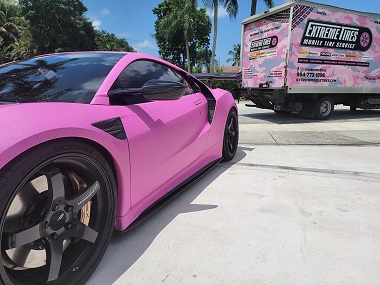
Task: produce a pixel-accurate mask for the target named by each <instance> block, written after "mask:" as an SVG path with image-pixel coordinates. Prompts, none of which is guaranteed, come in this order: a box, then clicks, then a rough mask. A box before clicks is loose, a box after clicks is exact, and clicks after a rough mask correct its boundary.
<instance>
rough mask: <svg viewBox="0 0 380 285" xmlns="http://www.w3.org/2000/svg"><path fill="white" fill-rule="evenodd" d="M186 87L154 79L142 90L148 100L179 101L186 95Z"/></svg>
mask: <svg viewBox="0 0 380 285" xmlns="http://www.w3.org/2000/svg"><path fill="white" fill-rule="evenodd" d="M186 89H187V88H186V85H184V84H182V83H180V82H175V81H168V80H159V79H152V80H149V81H147V82H146V83H145V84H144V85H143V87H142V88H141V93H142V95H143V96H144V98H145V99H147V100H152V101H154V100H177V99H179V98H181V97H182V96H184V95H185V94H186Z"/></svg>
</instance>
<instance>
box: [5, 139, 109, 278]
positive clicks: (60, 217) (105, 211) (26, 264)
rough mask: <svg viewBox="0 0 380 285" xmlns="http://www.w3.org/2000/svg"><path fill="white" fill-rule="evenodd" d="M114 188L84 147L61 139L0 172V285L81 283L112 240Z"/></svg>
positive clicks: (102, 162) (103, 163)
mask: <svg viewBox="0 0 380 285" xmlns="http://www.w3.org/2000/svg"><path fill="white" fill-rule="evenodd" d="M115 199H116V183H115V178H114V175H113V172H112V169H111V167H110V165H109V164H108V162H107V160H106V159H105V158H104V157H103V156H102V155H101V154H100V153H99V152H98V151H97V150H96V149H95V148H94V147H93V146H91V145H90V144H87V143H82V142H79V141H74V140H60V141H53V142H50V143H46V144H43V145H41V146H38V147H35V148H33V149H31V150H30V151H28V152H26V153H25V154H22V155H21V156H19V157H18V158H16V159H15V160H13V161H12V162H11V163H9V164H8V165H7V166H5V167H4V168H3V169H1V172H0V201H1V205H0V214H1V216H0V236H1V245H0V251H1V266H0V284H6V285H10V284H12V285H13V284H14V285H16V284H17V285H18V284H46V283H47V282H49V284H62V285H63V284H65V285H68V284H70V285H73V284H83V283H84V282H85V281H86V280H87V279H88V278H89V277H90V275H91V274H92V272H93V271H94V270H95V268H96V266H97V265H98V264H99V262H100V260H101V258H102V256H103V254H104V252H105V250H106V248H107V245H108V243H109V240H110V238H111V235H112V232H113V228H114V219H115V208H116V207H115V203H116V200H115Z"/></svg>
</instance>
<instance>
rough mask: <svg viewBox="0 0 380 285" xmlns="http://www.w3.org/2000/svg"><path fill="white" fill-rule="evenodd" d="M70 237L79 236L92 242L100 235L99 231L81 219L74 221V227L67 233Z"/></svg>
mask: <svg viewBox="0 0 380 285" xmlns="http://www.w3.org/2000/svg"><path fill="white" fill-rule="evenodd" d="M67 236H68V237H71V238H79V239H83V240H86V241H89V242H92V243H95V241H96V238H97V237H98V232H97V231H95V230H94V229H92V228H90V227H88V226H86V225H85V224H83V223H82V222H80V221H79V220H76V221H74V223H73V228H72V229H70V230H69V232H68V233H67Z"/></svg>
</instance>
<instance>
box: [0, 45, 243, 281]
mask: <svg viewBox="0 0 380 285" xmlns="http://www.w3.org/2000/svg"><path fill="white" fill-rule="evenodd" d="M0 122H1V139H0V236H1V245H0V249H1V266H0V283H1V284H46V283H49V284H64V285H67V284H82V283H84V282H85V281H86V280H87V279H88V278H89V276H90V275H91V273H92V272H93V271H94V270H95V268H96V266H97V265H98V263H99V261H100V259H101V258H102V256H103V254H104V252H105V250H106V247H107V244H108V242H109V240H110V238H111V235H112V232H113V230H117V231H124V230H126V229H128V228H130V227H132V226H133V225H134V224H136V223H137V222H138V221H139V219H140V218H141V217H143V216H144V214H145V213H147V211H149V209H151V208H152V205H153V206H154V205H156V204H157V203H156V202H157V201H160V200H161V199H165V198H167V197H168V195H169V194H172V193H173V191H178V189H180V188H181V187H183V186H185V185H186V184H187V183H189V182H190V181H191V180H192V179H194V178H195V177H196V176H197V175H199V174H201V173H202V172H204V171H206V170H207V169H209V168H210V167H211V166H213V165H214V164H215V163H217V162H219V161H220V160H226V161H228V160H231V159H232V158H233V157H234V155H235V153H236V149H237V144H238V117H237V108H236V104H235V101H234V99H233V97H232V95H231V94H230V93H229V92H227V91H224V90H221V89H209V88H208V87H207V86H206V85H204V84H203V83H202V82H200V81H198V80H197V79H196V78H194V77H193V76H192V75H191V74H189V73H187V72H185V71H183V70H182V69H180V68H178V67H176V66H174V65H172V64H170V63H168V62H165V61H163V60H161V59H159V58H156V57H153V56H149V55H145V54H140V53H121V52H78V53H61V54H51V55H44V56H40V57H36V58H33V59H30V60H26V61H20V62H15V63H11V64H6V65H2V66H0Z"/></svg>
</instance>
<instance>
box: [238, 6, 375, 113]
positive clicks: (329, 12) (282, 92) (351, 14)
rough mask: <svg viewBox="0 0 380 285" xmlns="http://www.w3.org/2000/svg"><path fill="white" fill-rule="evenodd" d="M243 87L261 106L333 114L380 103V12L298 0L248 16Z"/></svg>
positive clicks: (244, 24)
mask: <svg viewBox="0 0 380 285" xmlns="http://www.w3.org/2000/svg"><path fill="white" fill-rule="evenodd" d="M241 47H242V50H241V63H240V65H241V66H240V67H241V74H240V76H241V80H240V84H241V89H240V91H241V92H244V93H246V94H247V96H248V97H249V98H250V99H251V100H252V102H253V103H254V105H253V106H255V107H258V108H265V109H272V110H274V111H275V112H277V113H290V112H303V113H305V114H307V115H308V116H309V117H313V118H316V119H328V118H329V117H330V115H331V113H332V111H333V110H334V105H337V104H343V105H347V106H350V109H351V110H356V108H362V109H378V108H380V15H379V14H373V13H364V12H358V11H352V10H347V9H342V8H337V7H333V6H328V5H322V4H317V3H314V2H310V1H302V0H293V1H290V2H287V3H284V4H282V5H280V6H277V7H275V8H273V9H270V10H268V11H265V12H263V13H261V14H258V15H254V16H251V17H249V18H247V19H245V20H244V21H243V28H242V44H241Z"/></svg>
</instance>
